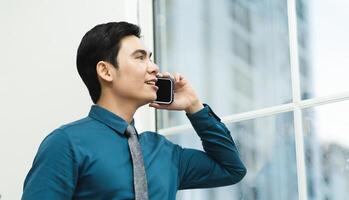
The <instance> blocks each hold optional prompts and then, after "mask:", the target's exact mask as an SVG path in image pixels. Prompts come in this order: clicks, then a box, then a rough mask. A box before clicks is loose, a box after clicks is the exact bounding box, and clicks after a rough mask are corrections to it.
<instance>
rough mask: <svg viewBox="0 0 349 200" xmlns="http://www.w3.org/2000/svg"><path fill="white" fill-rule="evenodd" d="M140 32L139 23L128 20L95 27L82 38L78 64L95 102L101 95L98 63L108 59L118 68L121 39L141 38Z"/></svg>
mask: <svg viewBox="0 0 349 200" xmlns="http://www.w3.org/2000/svg"><path fill="white" fill-rule="evenodd" d="M140 32H141V30H140V28H139V27H138V26H137V25H134V24H131V23H128V22H109V23H105V24H99V25H97V26H95V27H93V28H92V29H91V30H89V31H88V32H87V33H86V34H85V35H84V37H83V38H82V40H81V42H80V45H79V48H78V51H77V57H76V66H77V69H78V72H79V75H80V77H81V79H82V81H83V82H84V83H85V85H86V87H87V89H88V91H89V93H90V96H91V99H92V101H93V103H97V101H98V99H99V98H100V96H101V84H100V83H99V81H98V78H97V71H96V65H97V63H98V62H99V61H106V62H109V63H111V64H112V65H113V66H114V67H115V68H118V63H117V55H118V52H119V49H120V45H121V40H122V39H123V38H124V37H126V36H129V35H134V36H137V37H138V38H140Z"/></svg>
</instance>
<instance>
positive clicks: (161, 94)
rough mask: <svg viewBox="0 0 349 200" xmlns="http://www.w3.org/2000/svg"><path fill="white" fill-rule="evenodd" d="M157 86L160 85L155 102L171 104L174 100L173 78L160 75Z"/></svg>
mask: <svg viewBox="0 0 349 200" xmlns="http://www.w3.org/2000/svg"><path fill="white" fill-rule="evenodd" d="M156 86H158V87H159V89H158V91H157V92H156V95H157V98H156V100H155V101H154V103H158V104H171V103H172V102H173V95H174V82H173V80H172V79H171V78H167V77H158V81H157V82H156Z"/></svg>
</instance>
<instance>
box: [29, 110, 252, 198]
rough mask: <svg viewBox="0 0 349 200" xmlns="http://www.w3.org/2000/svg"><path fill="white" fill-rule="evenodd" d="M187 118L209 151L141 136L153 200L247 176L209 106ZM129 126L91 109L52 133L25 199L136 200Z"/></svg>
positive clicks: (31, 173) (36, 161) (146, 134)
mask: <svg viewBox="0 0 349 200" xmlns="http://www.w3.org/2000/svg"><path fill="white" fill-rule="evenodd" d="M187 117H188V118H189V120H190V122H191V124H192V126H193V127H194V129H195V131H196V132H197V134H198V136H199V137H200V138H201V141H202V144H203V148H204V150H205V152H203V151H199V150H195V149H189V148H182V147H181V146H179V145H176V144H173V143H172V142H170V141H169V140H167V139H166V138H165V137H164V136H162V135H160V134H158V133H155V132H149V131H148V132H144V133H142V134H139V142H140V145H141V149H142V153H143V157H144V165H145V170H146V175H147V181H148V194H149V199H150V200H175V199H176V193H177V191H178V190H181V189H189V188H209V187H218V186H226V185H231V184H234V183H237V182H239V181H240V180H241V179H242V178H243V177H244V175H245V174H246V168H245V166H244V165H243V163H242V161H241V160H240V158H239V154H238V150H237V149H236V146H235V144H234V141H233V139H232V137H231V135H230V132H229V130H228V129H227V128H226V126H225V125H224V124H223V123H222V122H221V120H220V119H219V117H217V116H216V115H215V114H214V113H213V111H212V110H211V108H210V107H209V106H208V105H206V104H205V107H204V108H203V109H201V110H200V111H198V112H196V113H194V114H192V115H189V114H187ZM127 125H128V123H127V122H126V121H125V120H123V119H122V118H120V117H119V116H117V115H115V114H114V113H112V112H110V111H108V110H106V109H104V108H102V107H100V106H97V105H93V106H92V107H91V110H90V113H89V115H88V116H87V117H86V118H83V119H81V120H78V121H76V122H72V123H70V124H67V125H64V126H61V127H60V128H58V129H56V130H54V131H53V132H52V133H51V134H49V135H48V136H47V137H46V138H45V139H44V140H43V142H42V143H41V145H40V147H39V150H38V152H37V154H36V156H35V159H34V162H33V165H32V167H31V169H30V171H29V173H28V175H27V177H26V179H25V182H24V191H23V196H22V199H23V200H44V199H45V200H46V199H47V200H55V199H77V200H85V199H86V200H99V199H105V200H126V199H134V189H133V172H132V161H131V156H130V152H129V148H128V143H127V137H126V136H125V134H124V133H125V130H126V127H127Z"/></svg>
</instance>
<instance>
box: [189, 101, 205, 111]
mask: <svg viewBox="0 0 349 200" xmlns="http://www.w3.org/2000/svg"><path fill="white" fill-rule="evenodd" d="M202 108H204V105H203V104H202V103H201V101H200V100H197V101H195V102H194V103H192V104H191V105H190V106H188V107H187V108H186V109H185V112H186V113H187V114H194V113H196V112H197V111H199V110H201V109H202Z"/></svg>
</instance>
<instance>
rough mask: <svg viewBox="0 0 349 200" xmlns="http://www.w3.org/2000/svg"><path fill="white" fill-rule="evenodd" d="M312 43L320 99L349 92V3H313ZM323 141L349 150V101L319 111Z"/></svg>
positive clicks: (318, 128)
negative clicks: (337, 144)
mask: <svg viewBox="0 0 349 200" xmlns="http://www.w3.org/2000/svg"><path fill="white" fill-rule="evenodd" d="M309 3H310V5H309V9H310V10H309V11H310V13H309V20H310V21H309V22H310V24H309V25H310V43H311V51H312V64H313V70H314V71H313V74H314V89H315V95H316V96H323V95H330V94H335V93H341V92H347V91H349V77H348V75H349V22H348V20H349V1H348V0H332V1H328V0H311V1H310V2H309ZM316 112H317V120H316V122H315V125H316V131H317V134H318V136H319V139H320V141H322V142H327V141H333V142H336V143H339V144H341V145H344V146H346V147H348V148H349V126H348V124H349V101H344V102H341V103H336V104H329V105H325V106H319V107H317V108H316Z"/></svg>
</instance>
